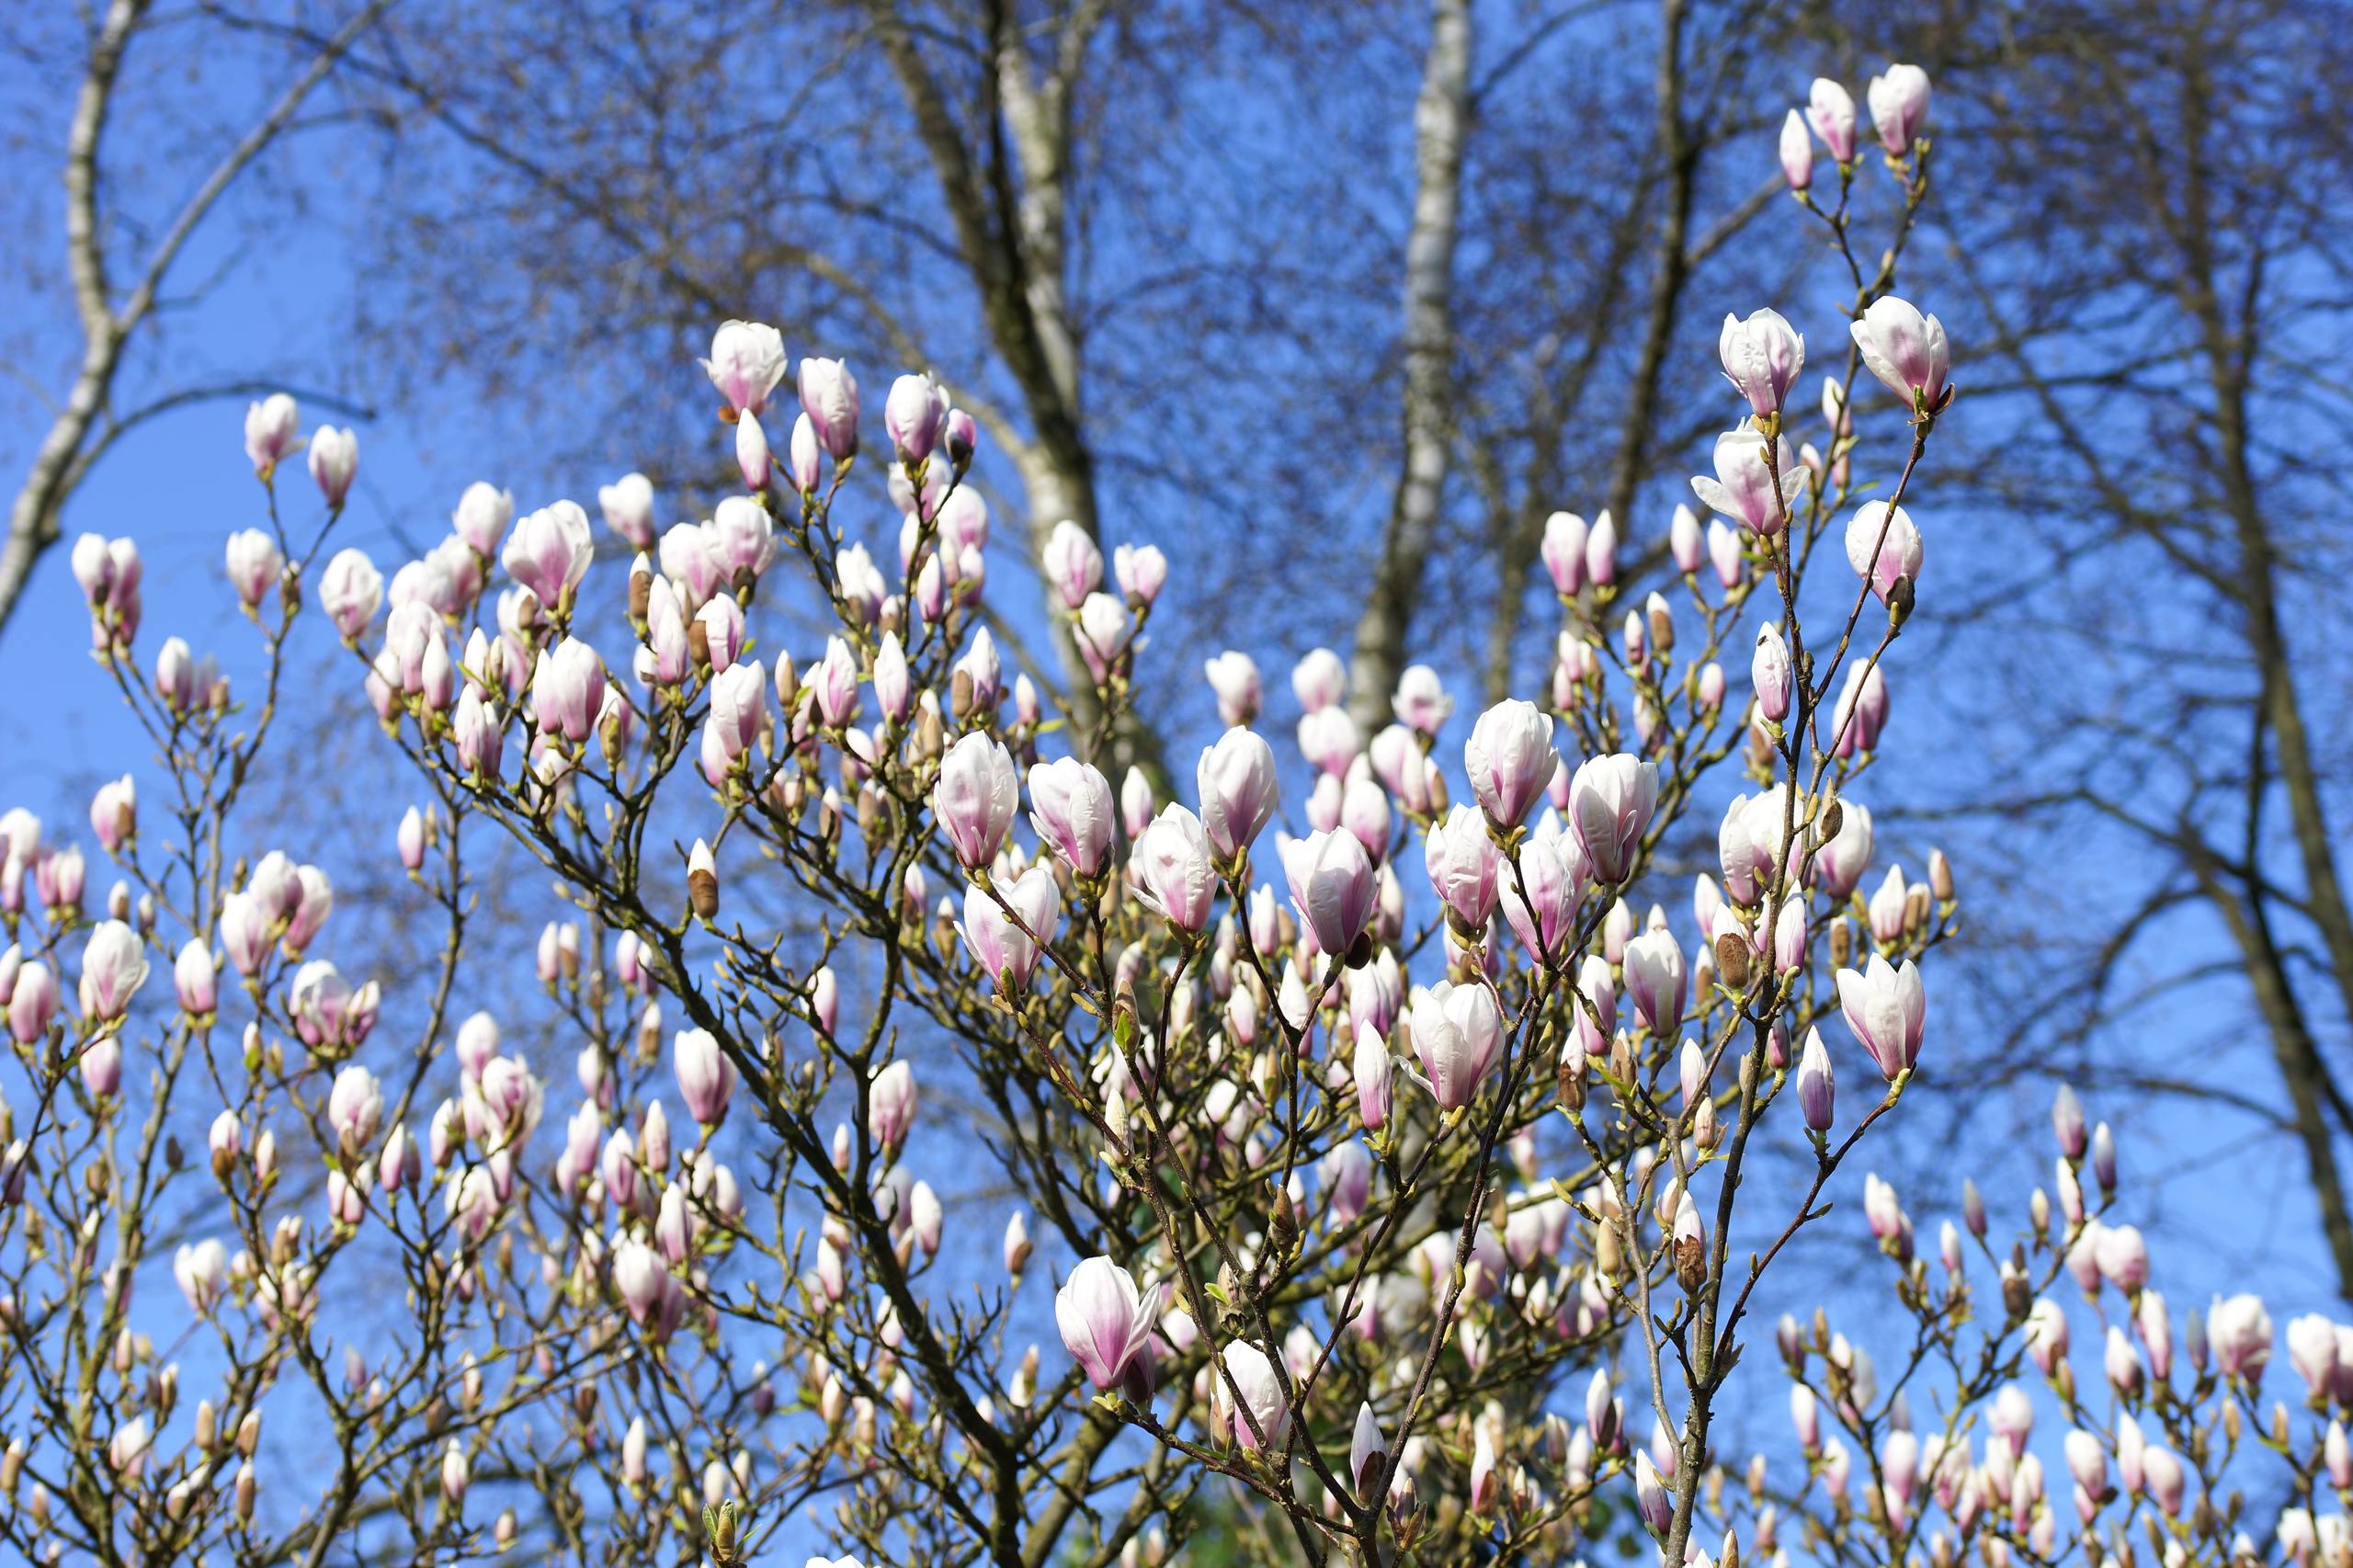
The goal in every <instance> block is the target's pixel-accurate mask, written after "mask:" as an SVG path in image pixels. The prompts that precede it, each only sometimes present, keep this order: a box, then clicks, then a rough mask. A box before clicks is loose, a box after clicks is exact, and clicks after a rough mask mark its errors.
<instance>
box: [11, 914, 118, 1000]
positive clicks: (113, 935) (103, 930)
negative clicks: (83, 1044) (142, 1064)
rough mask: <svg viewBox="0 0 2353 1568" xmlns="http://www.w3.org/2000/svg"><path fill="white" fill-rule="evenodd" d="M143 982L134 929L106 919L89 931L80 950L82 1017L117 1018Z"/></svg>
mask: <svg viewBox="0 0 2353 1568" xmlns="http://www.w3.org/2000/svg"><path fill="white" fill-rule="evenodd" d="M146 982H147V954H146V946H145V944H144V943H143V942H142V941H141V939H140V937H139V934H138V933H137V932H136V931H133V930H132V929H131V927H130V926H126V925H124V924H123V923H122V922H121V921H119V920H108V921H106V922H104V923H102V924H101V925H99V926H98V927H97V929H96V930H94V931H93V932H91V933H90V938H89V940H88V942H87V943H85V945H84V947H83V949H82V983H81V991H80V994H81V1003H82V1012H83V1015H84V1017H85V1019H86V1020H89V1021H92V1022H97V1023H111V1022H113V1021H114V1020H116V1019H118V1018H120V1017H122V1016H123V1014H124V1013H125V1012H126V1011H128V1010H129V1008H130V1006H131V998H132V997H133V996H135V995H136V994H138V992H139V988H140V987H141V986H142V985H143V984H145V983H146ZM22 983H23V979H22V977H21V976H20V977H19V979H18V984H19V986H21V985H22Z"/></svg>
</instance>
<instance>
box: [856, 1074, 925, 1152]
mask: <svg viewBox="0 0 2353 1568" xmlns="http://www.w3.org/2000/svg"><path fill="white" fill-rule="evenodd" d="M914 1123H915V1066H914V1064H913V1063H912V1062H908V1061H906V1060H905V1059H904V1058H901V1059H900V1060H898V1061H896V1062H891V1063H890V1064H889V1065H888V1066H886V1067H884V1068H883V1069H882V1070H881V1072H879V1073H877V1074H874V1082H873V1084H872V1085H870V1087H869V1089H868V1091H867V1098H866V1131H867V1132H868V1133H869V1134H870V1136H871V1137H872V1138H873V1140H874V1141H875V1142H877V1143H879V1144H881V1146H882V1147H883V1148H885V1149H897V1148H901V1147H904V1145H905V1143H906V1139H907V1131H908V1129H909V1128H911V1127H912V1126H913V1125H914Z"/></svg>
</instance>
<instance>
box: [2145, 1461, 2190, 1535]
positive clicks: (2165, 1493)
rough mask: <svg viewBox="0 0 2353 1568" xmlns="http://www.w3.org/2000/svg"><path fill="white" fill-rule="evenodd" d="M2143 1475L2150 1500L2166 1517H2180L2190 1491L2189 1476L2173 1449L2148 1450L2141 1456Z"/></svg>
mask: <svg viewBox="0 0 2353 1568" xmlns="http://www.w3.org/2000/svg"><path fill="white" fill-rule="evenodd" d="M2141 1475H2142V1478H2143V1482H2144V1483H2145V1484H2146V1485H2147V1487H2148V1489H2149V1496H2150V1498H2151V1499H2152V1500H2153V1501H2154V1503H2155V1504H2156V1506H2157V1507H2158V1509H2159V1510H2160V1511H2161V1512H2163V1513H2164V1515H2165V1517H2167V1518H2169V1519H2172V1518H2178V1517H2181V1505H2182V1502H2183V1499H2184V1498H2185V1497H2186V1496H2187V1495H2188V1490H2189V1476H2188V1471H2185V1470H2184V1469H2183V1468H2182V1463H2181V1460H2180V1459H2179V1457H2177V1455H2176V1454H2175V1453H2174V1451H2173V1450H2172V1449H2164V1448H2154V1447H2153V1448H2150V1449H2145V1450H2143V1453H2142V1455H2141Z"/></svg>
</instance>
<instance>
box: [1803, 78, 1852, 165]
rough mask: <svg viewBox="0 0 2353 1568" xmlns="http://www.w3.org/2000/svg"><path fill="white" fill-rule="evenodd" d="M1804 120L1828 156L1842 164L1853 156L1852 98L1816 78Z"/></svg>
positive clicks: (1840, 88)
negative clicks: (1817, 137)
mask: <svg viewBox="0 0 2353 1568" xmlns="http://www.w3.org/2000/svg"><path fill="white" fill-rule="evenodd" d="M1805 113H1806V119H1807V121H1808V122H1809V123H1810V124H1812V125H1813V133H1814V134H1815V135H1816V136H1819V137H1821V138H1822V144H1823V145H1824V147H1827V148H1828V149H1829V150H1830V155H1831V156H1832V157H1833V158H1836V160H1838V162H1840V163H1842V164H1843V163H1846V162H1847V161H1848V160H1849V159H1851V158H1853V157H1854V155H1855V99H1854V96H1853V95H1852V94H1850V93H1848V92H1847V89H1846V88H1844V87H1842V86H1840V85H1838V84H1837V83H1836V82H1834V81H1832V80H1831V79H1830V78H1829V77H1827V76H1816V77H1815V78H1814V79H1813V88H1812V90H1811V92H1810V93H1809V94H1808V96H1807V99H1806V111H1805Z"/></svg>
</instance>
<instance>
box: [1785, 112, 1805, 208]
mask: <svg viewBox="0 0 2353 1568" xmlns="http://www.w3.org/2000/svg"><path fill="white" fill-rule="evenodd" d="M1781 176H1782V177H1783V178H1784V179H1787V180H1788V181H1789V182H1790V189H1791V190H1803V189H1805V188H1806V187H1808V186H1811V185H1812V184H1813V138H1812V137H1810V136H1808V135H1807V134H1806V127H1805V117H1804V116H1803V115H1802V114H1800V113H1798V111H1797V110H1795V109H1791V110H1790V114H1789V118H1788V119H1784V120H1783V121H1781Z"/></svg>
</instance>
